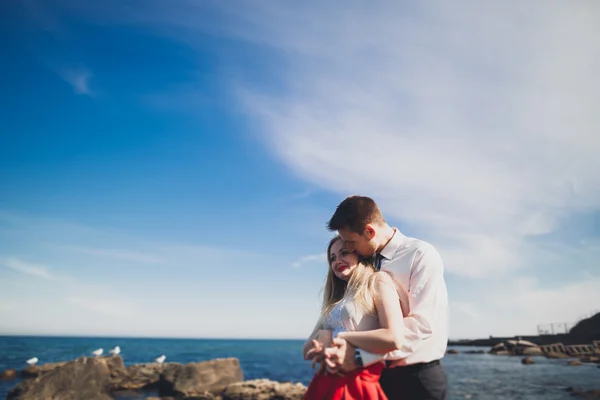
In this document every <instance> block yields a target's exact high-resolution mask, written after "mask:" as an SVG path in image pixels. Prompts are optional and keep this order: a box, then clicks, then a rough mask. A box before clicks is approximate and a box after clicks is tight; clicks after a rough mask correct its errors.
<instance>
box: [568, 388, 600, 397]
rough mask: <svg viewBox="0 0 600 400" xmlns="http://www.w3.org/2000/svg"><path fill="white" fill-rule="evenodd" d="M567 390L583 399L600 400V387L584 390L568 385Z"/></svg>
mask: <svg viewBox="0 0 600 400" xmlns="http://www.w3.org/2000/svg"><path fill="white" fill-rule="evenodd" d="M566 390H567V392H571V395H572V396H577V397H579V398H582V399H589V400H600V389H596V390H588V391H584V390H581V389H574V388H572V387H568V388H567V389H566Z"/></svg>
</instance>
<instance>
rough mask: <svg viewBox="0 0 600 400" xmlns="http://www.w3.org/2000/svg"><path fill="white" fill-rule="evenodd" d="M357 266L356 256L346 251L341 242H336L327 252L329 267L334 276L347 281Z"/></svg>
mask: <svg viewBox="0 0 600 400" xmlns="http://www.w3.org/2000/svg"><path fill="white" fill-rule="evenodd" d="M357 265H358V256H357V255H356V254H354V253H351V252H350V251H348V249H346V246H345V244H344V241H343V240H336V241H335V243H333V245H332V246H331V250H329V266H330V268H331V270H332V271H333V273H334V274H335V276H337V277H338V278H340V279H342V280H344V281H347V280H348V279H350V276H352V272H353V271H354V269H355V268H356V266H357Z"/></svg>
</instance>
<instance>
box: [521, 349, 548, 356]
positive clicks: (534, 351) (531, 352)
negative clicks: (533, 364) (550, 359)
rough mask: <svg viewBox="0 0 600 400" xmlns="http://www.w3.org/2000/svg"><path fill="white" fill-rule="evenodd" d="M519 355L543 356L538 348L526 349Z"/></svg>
mask: <svg viewBox="0 0 600 400" xmlns="http://www.w3.org/2000/svg"><path fill="white" fill-rule="evenodd" d="M521 354H523V355H524V356H543V355H544V352H543V351H542V349H540V348H539V347H526V348H524V349H523V351H522V352H521Z"/></svg>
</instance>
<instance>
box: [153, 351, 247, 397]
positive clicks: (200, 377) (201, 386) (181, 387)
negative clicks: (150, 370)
mask: <svg viewBox="0 0 600 400" xmlns="http://www.w3.org/2000/svg"><path fill="white" fill-rule="evenodd" d="M243 380H244V374H243V373H242V369H241V367H240V362H239V360H238V359H237V358H221V359H216V360H210V361H204V362H199V363H191V364H185V365H179V364H170V365H168V366H166V367H165V369H164V372H163V374H162V375H161V381H160V385H159V387H158V394H159V395H160V396H174V397H192V396H206V392H210V393H214V394H218V393H220V392H222V391H223V390H224V389H225V388H226V387H227V386H229V385H231V384H232V383H237V382H241V381H243Z"/></svg>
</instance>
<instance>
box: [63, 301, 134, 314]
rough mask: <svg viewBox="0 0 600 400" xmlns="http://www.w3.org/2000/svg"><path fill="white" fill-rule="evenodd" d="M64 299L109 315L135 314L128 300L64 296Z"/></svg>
mask: <svg viewBox="0 0 600 400" xmlns="http://www.w3.org/2000/svg"><path fill="white" fill-rule="evenodd" d="M65 301H67V302H68V303H71V304H74V305H76V306H78V307H80V308H83V309H86V310H89V311H92V312H94V313H100V314H104V315H107V316H109V317H132V316H134V315H135V306H134V305H133V303H132V302H130V301H128V300H117V299H110V298H87V297H68V298H65Z"/></svg>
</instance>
